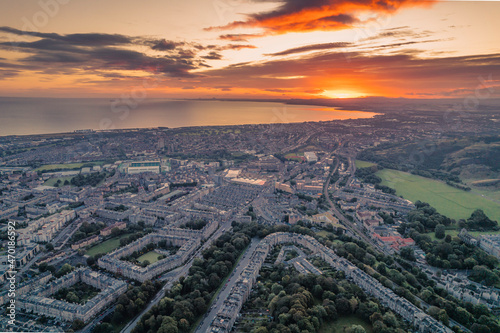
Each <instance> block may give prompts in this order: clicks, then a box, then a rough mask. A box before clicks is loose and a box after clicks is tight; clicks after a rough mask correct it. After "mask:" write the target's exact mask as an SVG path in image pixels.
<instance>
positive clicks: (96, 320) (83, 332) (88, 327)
mask: <svg viewBox="0 0 500 333" xmlns="http://www.w3.org/2000/svg"><path fill="white" fill-rule="evenodd" d="M115 307H116V306H115V305H113V306H112V307H110V308H108V309H107V310H106V311H104V312H103V313H101V314H100V315H98V316H97V317H95V318H94V320H92V321H91V322H90V323H88V324H87V325H85V327H84V328H82V329H81V330H80V331H78V332H80V333H90V332H92V329H94V327H95V326H96V325H97V324H98V323H99V322H100V321H102V320H103V319H104V318H105V317H106V316H107V315H109V314H110V313H112V312H113V311H115Z"/></svg>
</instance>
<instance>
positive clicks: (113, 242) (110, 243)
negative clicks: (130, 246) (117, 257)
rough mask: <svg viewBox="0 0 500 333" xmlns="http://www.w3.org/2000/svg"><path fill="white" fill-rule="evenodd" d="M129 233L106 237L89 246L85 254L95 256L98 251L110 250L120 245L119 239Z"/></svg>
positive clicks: (106, 251) (105, 251)
mask: <svg viewBox="0 0 500 333" xmlns="http://www.w3.org/2000/svg"><path fill="white" fill-rule="evenodd" d="M130 235H131V234H125V235H121V236H118V237H114V238H111V239H108V240H107V241H105V242H102V243H101V244H97V245H96V246H93V247H91V248H90V249H89V250H88V251H87V252H86V253H85V254H87V255H89V256H95V255H96V254H98V253H108V252H111V251H113V250H114V249H116V248H118V247H119V246H120V239H122V238H124V237H128V236H130Z"/></svg>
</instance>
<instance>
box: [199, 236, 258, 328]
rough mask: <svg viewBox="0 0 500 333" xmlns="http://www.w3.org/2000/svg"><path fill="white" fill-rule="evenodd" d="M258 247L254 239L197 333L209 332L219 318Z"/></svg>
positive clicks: (256, 240) (217, 296)
mask: <svg viewBox="0 0 500 333" xmlns="http://www.w3.org/2000/svg"><path fill="white" fill-rule="evenodd" d="M257 245H259V239H257V238H253V239H252V241H251V242H250V245H249V246H248V247H247V249H246V251H245V254H244V255H243V257H242V258H241V260H240V262H239V263H238V266H236V267H235V269H234V270H233V272H232V273H231V275H230V277H229V279H230V281H228V282H227V283H226V284H225V286H223V287H222V289H221V290H220V291H219V293H218V294H217V295H216V298H215V302H214V303H213V304H212V307H211V308H210V309H209V312H208V313H206V314H205V317H203V320H202V321H201V323H200V325H199V326H198V328H197V329H196V331H195V333H205V332H207V331H208V327H209V326H210V324H211V323H212V321H213V320H214V319H215V317H216V316H217V312H219V309H220V308H221V307H222V304H223V303H224V301H225V300H226V299H227V297H228V296H229V292H230V291H231V289H232V288H233V286H234V284H235V283H236V281H237V279H238V277H239V276H240V275H241V272H243V270H244V269H245V268H246V267H247V266H248V264H249V262H250V258H251V257H252V254H253V253H254V251H255V249H256V248H257Z"/></svg>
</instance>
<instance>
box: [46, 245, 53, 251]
mask: <svg viewBox="0 0 500 333" xmlns="http://www.w3.org/2000/svg"><path fill="white" fill-rule="evenodd" d="M45 248H46V249H47V251H52V250H54V245H52V243H47V244H45Z"/></svg>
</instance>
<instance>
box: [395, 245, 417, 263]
mask: <svg viewBox="0 0 500 333" xmlns="http://www.w3.org/2000/svg"><path fill="white" fill-rule="evenodd" d="M399 254H400V255H401V257H403V258H404V259H406V260H409V261H415V260H416V258H415V252H414V251H413V249H412V248H411V247H403V248H402V249H401V251H400V252H399Z"/></svg>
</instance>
